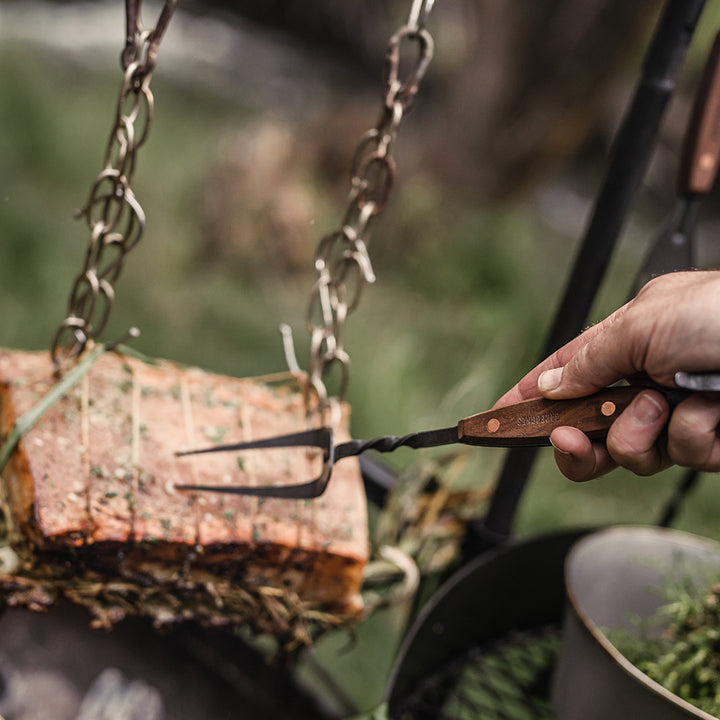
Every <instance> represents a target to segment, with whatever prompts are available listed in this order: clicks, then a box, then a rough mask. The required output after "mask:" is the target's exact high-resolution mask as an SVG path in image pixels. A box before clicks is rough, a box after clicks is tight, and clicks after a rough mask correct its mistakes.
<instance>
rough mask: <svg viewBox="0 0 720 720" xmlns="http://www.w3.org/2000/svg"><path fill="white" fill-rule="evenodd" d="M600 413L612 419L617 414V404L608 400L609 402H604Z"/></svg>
mask: <svg viewBox="0 0 720 720" xmlns="http://www.w3.org/2000/svg"><path fill="white" fill-rule="evenodd" d="M600 412H601V413H602V414H603V415H604V416H605V417H610V416H611V415H612V414H613V413H614V412H615V403H614V402H610V400H607V401H606V402H604V403H603V404H602V406H601V407H600Z"/></svg>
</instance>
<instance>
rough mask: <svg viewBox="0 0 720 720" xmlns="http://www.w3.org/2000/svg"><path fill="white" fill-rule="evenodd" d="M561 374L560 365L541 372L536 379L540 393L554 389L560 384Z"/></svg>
mask: <svg viewBox="0 0 720 720" xmlns="http://www.w3.org/2000/svg"><path fill="white" fill-rule="evenodd" d="M562 374H563V369H562V368H561V367H559V368H553V369H552V370H546V371H545V372H544V373H541V374H540V376H539V377H538V381H537V386H538V390H539V391H540V392H541V393H546V392H550V391H551V390H555V388H556V387H558V385H560V381H561V380H562Z"/></svg>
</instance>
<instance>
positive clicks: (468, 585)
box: [385, 529, 588, 718]
mask: <svg viewBox="0 0 720 720" xmlns="http://www.w3.org/2000/svg"><path fill="white" fill-rule="evenodd" d="M587 532H588V530H586V529H583V530H581V529H574V530H566V531H563V532H559V533H554V534H550V535H545V536H539V537H534V538H530V539H525V540H522V541H520V542H518V543H516V544H511V545H506V546H503V547H500V548H498V549H496V550H494V551H491V552H488V553H485V554H484V555H482V556H480V557H478V558H476V559H475V560H474V561H472V562H470V563H468V564H467V565H466V566H465V567H463V568H462V569H461V570H459V571H458V572H457V573H456V574H455V575H454V576H453V577H452V578H450V579H449V580H447V581H446V582H445V583H444V584H443V585H442V586H441V587H440V588H439V589H438V590H437V591H436V593H435V594H434V595H433V597H432V598H431V599H430V601H429V602H428V603H427V604H426V606H425V608H424V609H423V611H422V612H421V614H420V615H419V617H418V618H417V620H416V622H415V623H414V625H413V627H412V628H411V629H410V631H409V633H408V635H407V637H406V639H405V641H404V643H403V645H402V648H401V649H400V652H399V655H398V658H397V661H396V663H395V666H394V670H393V673H392V677H391V681H390V684H389V688H388V692H387V695H386V698H385V700H386V702H387V705H388V708H389V713H390V717H391V718H395V717H406V716H407V715H406V714H405V713H406V707H407V700H408V698H410V697H411V696H412V695H413V694H414V693H416V692H417V691H418V689H419V688H421V687H422V686H423V685H426V684H428V683H432V682H433V680H432V679H434V678H436V677H437V676H438V675H442V674H443V673H444V671H445V669H447V668H449V667H452V666H453V664H454V662H455V661H456V660H457V658H458V657H462V656H463V655H465V654H466V653H467V652H468V650H469V649H470V648H483V647H484V646H486V645H488V644H489V643H492V642H493V641H495V640H497V639H499V638H503V637H505V636H507V635H508V634H509V633H512V632H515V631H518V630H521V631H522V630H530V629H533V628H537V627H540V626H545V625H547V624H555V625H556V626H557V628H558V632H559V628H560V623H561V620H562V612H563V603H564V597H565V590H564V584H563V567H564V560H565V557H566V555H567V553H568V551H569V550H570V548H571V547H572V546H573V545H574V544H575V542H576V541H577V540H578V538H579V537H582V536H583V535H584V534H586V533H587ZM435 700H437V698H436V697H435V699H434V701H435ZM434 701H433V702H434ZM423 707H424V708H425V709H424V711H423V712H422V713H418V714H417V715H416V714H414V713H412V712H411V713H410V714H409V716H410V717H438V716H439V708H437V712H435V711H434V710H433V708H432V707H429V706H428V705H427V699H425V700H424V704H423ZM508 717H512V715H509V716H508Z"/></svg>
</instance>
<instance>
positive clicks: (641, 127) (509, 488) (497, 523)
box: [466, 0, 705, 557]
mask: <svg viewBox="0 0 720 720" xmlns="http://www.w3.org/2000/svg"><path fill="white" fill-rule="evenodd" d="M704 5H705V1H704V0H669V1H668V3H667V4H666V6H665V9H664V11H663V14H662V17H661V18H660V21H659V23H658V26H657V29H656V31H655V35H654V37H653V40H652V42H651V45H650V47H649V49H648V52H647V54H646V56H645V60H644V62H643V67H642V73H641V78H640V81H639V83H638V85H637V88H636V90H635V94H634V97H633V100H632V103H631V105H630V106H629V108H628V111H627V113H626V115H625V118H624V120H623V123H622V126H621V128H620V130H619V132H618V135H617V137H616V139H615V144H614V148H613V151H612V156H611V161H610V165H609V167H608V169H607V172H606V175H605V180H604V183H603V186H602V188H601V191H600V193H599V195H598V197H597V200H596V203H595V207H594V211H593V214H592V218H591V221H590V224H589V226H588V229H587V232H586V234H585V238H584V241H583V243H582V246H581V248H580V251H579V253H578V255H577V258H576V260H575V265H574V267H573V270H572V273H571V275H570V278H569V281H568V284H567V287H566V289H565V294H564V297H563V300H562V302H561V305H560V308H559V309H558V311H557V314H556V319H555V323H554V325H553V327H552V330H551V331H550V334H549V337H548V339H547V342H546V344H545V349H544V352H543V354H542V358H545V357H547V356H548V355H550V354H551V353H552V352H554V351H555V350H556V349H557V348H559V347H561V346H562V345H564V344H565V343H567V342H568V341H570V340H572V338H574V337H575V336H576V335H577V334H578V333H579V332H580V331H581V330H582V328H583V325H584V323H585V322H586V319H587V317H588V315H589V312H590V309H591V306H592V302H593V300H594V298H595V296H596V294H597V290H598V288H599V286H600V283H601V281H602V279H603V277H604V275H605V272H606V270H607V267H608V264H609V261H610V258H611V256H612V252H613V250H614V248H615V245H616V241H617V239H618V236H619V234H620V230H621V228H622V225H623V223H624V221H625V218H626V216H627V213H628V209H629V207H630V205H631V202H632V199H633V197H634V195H635V193H636V191H637V189H638V187H639V185H640V182H641V180H642V178H643V176H644V174H645V171H646V168H647V165H648V162H649V160H650V156H651V153H652V150H653V147H654V144H655V139H656V137H657V133H658V129H659V127H660V122H661V120H662V117H663V114H664V111H665V108H666V106H667V103H668V100H669V98H670V96H671V95H672V93H673V91H674V89H675V84H676V78H677V75H678V73H679V71H680V68H681V67H682V64H683V61H684V57H685V53H686V50H687V47H688V45H689V43H690V39H691V37H692V35H693V33H694V30H695V27H696V25H697V22H698V20H699V17H700V14H701V12H702V9H703V7H704ZM542 358H541V359H542ZM536 454H537V451H536V450H535V449H532V448H513V449H512V450H511V451H510V452H509V453H508V455H507V459H506V462H505V465H504V467H503V470H502V473H501V475H500V478H499V480H498V485H497V488H496V490H495V493H494V495H493V498H492V501H491V504H490V508H489V510H488V514H487V516H486V518H485V521H484V522H483V523H482V524H478V525H476V526H475V527H474V528H473V531H472V533H471V536H470V537H469V538H468V543H467V546H466V556H467V557H472V556H473V555H475V554H477V553H479V552H482V551H484V550H486V549H488V548H490V547H493V546H494V545H497V544H498V543H500V542H502V541H504V540H505V539H507V538H508V537H509V535H510V534H511V532H512V525H513V520H514V517H515V514H516V511H517V507H518V504H519V502H520V498H521V496H522V493H523V490H524V488H525V485H526V483H527V481H528V479H529V476H530V472H531V470H532V467H533V464H534V461H535V457H536Z"/></svg>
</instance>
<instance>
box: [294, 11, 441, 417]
mask: <svg viewBox="0 0 720 720" xmlns="http://www.w3.org/2000/svg"><path fill="white" fill-rule="evenodd" d="M432 5H433V2H432V1H431V0H414V1H413V6H412V9H411V11H410V17H409V20H408V23H407V24H406V25H403V26H402V27H401V28H400V29H399V30H397V32H396V33H395V34H394V35H393V36H392V37H391V38H390V41H389V43H388V47H387V51H386V55H385V69H384V82H385V92H384V95H383V103H382V107H381V112H380V118H379V120H378V122H377V124H376V125H375V127H373V128H372V129H371V130H368V131H367V132H366V133H365V134H364V135H363V137H362V138H361V140H360V143H359V145H358V147H357V149H356V151H355V155H354V157H353V160H352V164H351V172H350V176H351V183H350V192H349V195H348V199H347V206H346V210H345V214H344V216H343V219H342V222H341V223H340V227H339V228H338V229H335V230H333V231H332V232H330V233H328V234H327V235H325V236H324V237H323V238H322V239H321V240H320V243H319V245H318V248H317V250H316V253H315V270H316V272H317V280H316V282H315V285H314V287H313V290H312V293H311V296H310V302H309V304H308V310H307V326H308V330H309V332H310V362H309V370H308V393H306V409H307V412H308V415H313V414H315V413H318V414H319V415H320V417H321V423H322V424H327V423H328V422H330V423H331V424H332V423H333V422H334V421H335V420H336V419H337V418H336V414H337V411H338V409H339V402H340V401H341V400H342V399H343V398H344V397H345V394H346V392H347V387H348V383H349V380H350V356H349V354H348V352H347V351H346V350H345V347H344V345H343V335H342V333H343V329H344V326H345V321H346V319H347V317H348V315H349V314H350V313H351V312H353V311H354V310H355V309H356V308H357V306H358V304H359V302H360V299H361V295H362V292H363V289H364V287H365V286H366V285H367V284H368V283H373V282H374V281H375V275H374V273H373V269H372V264H371V262H370V256H369V255H368V251H367V240H368V236H369V233H370V228H371V226H372V224H373V223H374V222H375V220H376V219H377V217H378V215H380V213H382V211H383V210H384V209H385V206H386V205H387V202H388V198H389V196H390V192H391V190H392V186H393V181H394V179H395V160H394V158H393V155H392V146H393V142H394V141H395V137H396V134H397V130H398V127H399V126H400V123H401V121H402V120H403V118H404V117H405V115H406V113H407V112H408V111H409V110H410V108H411V106H412V104H413V101H414V99H415V96H416V94H417V92H418V88H419V86H420V82H421V81H422V79H423V76H424V75H425V71H426V70H427V68H428V65H429V64H430V61H431V59H432V55H433V40H432V37H431V35H430V33H429V32H428V31H427V30H426V29H425V21H426V20H427V17H428V14H429V12H430V10H431V8H432ZM404 43H405V44H407V43H414V44H415V45H416V46H417V59H416V61H415V63H414V64H413V65H412V67H411V68H410V69H409V72H408V73H407V76H406V77H401V71H400V55H401V46H402V45H403V44H404ZM286 339H287V338H286ZM287 347H288V344H287V342H286V348H287ZM288 356H289V357H288V363H289V365H290V367H291V368H293V367H296V366H297V363H296V362H295V360H294V356H292V355H291V353H288ZM335 367H338V368H339V371H340V379H339V387H338V391H337V393H336V394H335V395H331V393H330V392H329V391H328V388H327V383H328V377H329V375H330V373H331V371H332V370H333V368H335Z"/></svg>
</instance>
